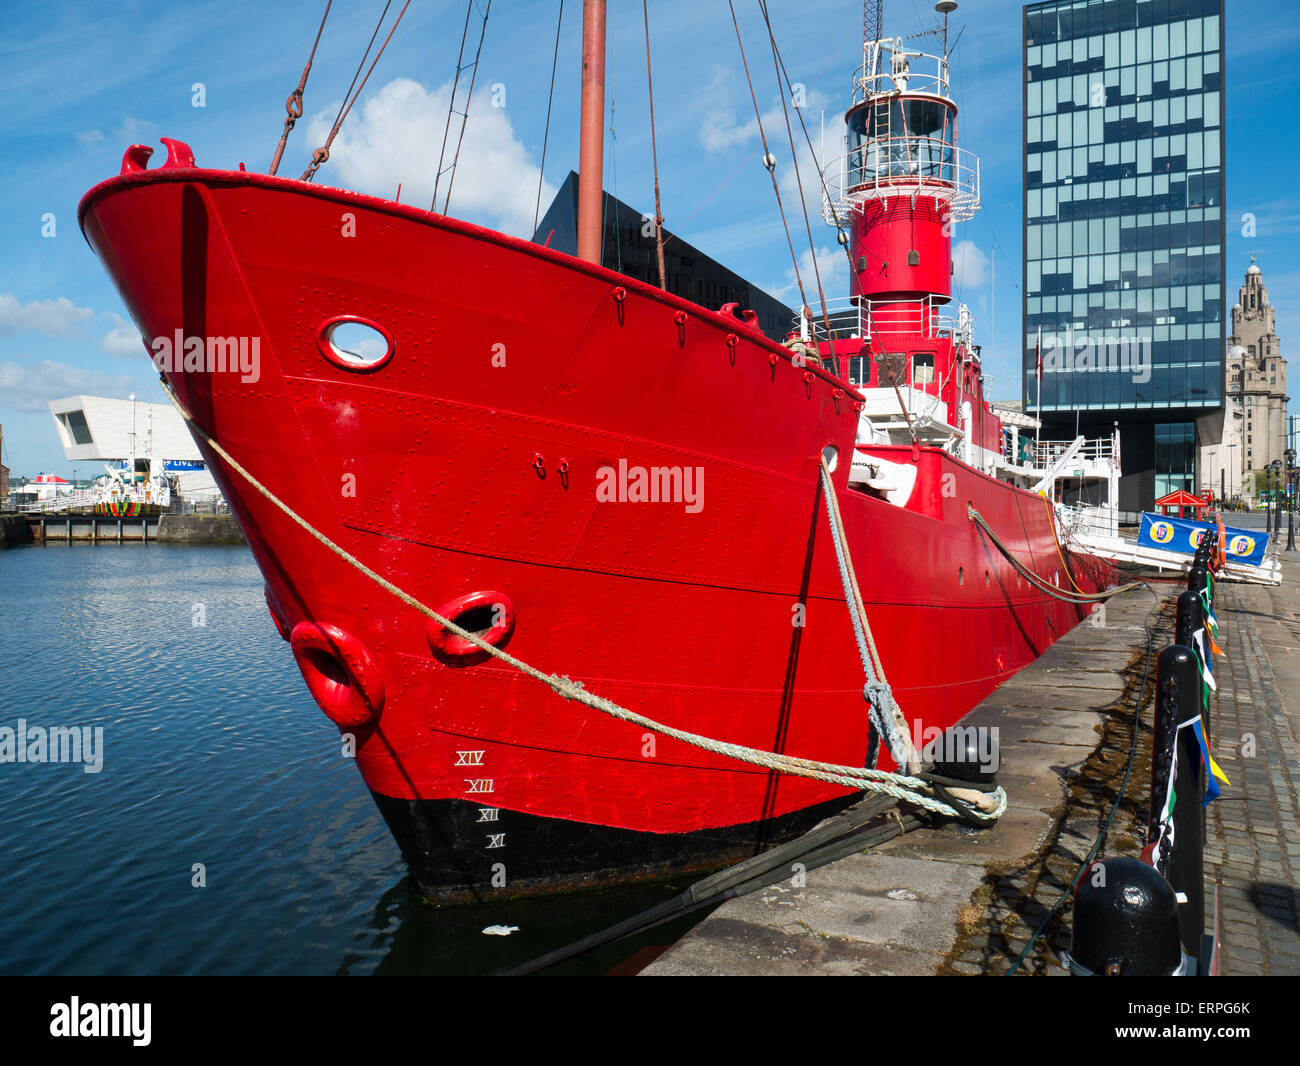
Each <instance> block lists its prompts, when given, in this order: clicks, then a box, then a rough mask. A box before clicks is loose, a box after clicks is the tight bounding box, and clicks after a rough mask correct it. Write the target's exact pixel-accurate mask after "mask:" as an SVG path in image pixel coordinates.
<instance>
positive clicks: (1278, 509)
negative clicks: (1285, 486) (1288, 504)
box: [1264, 459, 1282, 536]
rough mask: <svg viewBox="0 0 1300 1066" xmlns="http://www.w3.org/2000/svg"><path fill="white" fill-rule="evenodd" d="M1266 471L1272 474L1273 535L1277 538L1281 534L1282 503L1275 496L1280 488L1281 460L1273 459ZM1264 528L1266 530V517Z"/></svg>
mask: <svg viewBox="0 0 1300 1066" xmlns="http://www.w3.org/2000/svg"><path fill="white" fill-rule="evenodd" d="M1268 469H1269V470H1270V471H1272V474H1273V484H1274V488H1273V535H1274V536H1277V535H1278V534H1279V533H1281V532H1282V501H1281V500H1279V499H1278V498H1277V494H1278V492H1279V490H1281V488H1282V460H1281V459H1274V460H1273V461H1272V462H1271V463H1269V464H1268ZM1264 528H1265V529H1267V528H1268V523H1267V516H1266V520H1265V527H1264Z"/></svg>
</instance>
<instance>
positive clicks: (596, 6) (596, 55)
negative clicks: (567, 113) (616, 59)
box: [578, 0, 605, 264]
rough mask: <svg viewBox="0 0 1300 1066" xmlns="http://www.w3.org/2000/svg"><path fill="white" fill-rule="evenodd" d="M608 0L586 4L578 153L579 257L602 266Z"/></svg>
mask: <svg viewBox="0 0 1300 1066" xmlns="http://www.w3.org/2000/svg"><path fill="white" fill-rule="evenodd" d="M604 123H605V0H583V4H582V124H581V134H580V136H581V140H580V147H579V151H578V258H579V259H585V260H586V261H587V262H588V263H596V264H599V263H600V261H601V249H602V245H603V243H604V231H603V227H602V225H601V207H602V199H603V193H604V187H605V186H604V173H603V168H604V157H605V151H604Z"/></svg>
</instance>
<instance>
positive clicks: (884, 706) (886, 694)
mask: <svg viewBox="0 0 1300 1066" xmlns="http://www.w3.org/2000/svg"><path fill="white" fill-rule="evenodd" d="M862 694H863V695H864V696H865V697H866V698H867V700H868V702H870V703H871V704H872V705H873V706H876V707H879V708H880V709H881V710H882V711H885V710H889V709H891V708H892V707H893V706H894V690H893V689H892V688H890V687H889V682H888V681H884V680H878V679H876V678H872V679H871V680H870V681H868V682H867V684H866V687H865V688H863V690H862Z"/></svg>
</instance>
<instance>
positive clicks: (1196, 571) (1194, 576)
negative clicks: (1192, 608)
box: [1187, 565, 1210, 592]
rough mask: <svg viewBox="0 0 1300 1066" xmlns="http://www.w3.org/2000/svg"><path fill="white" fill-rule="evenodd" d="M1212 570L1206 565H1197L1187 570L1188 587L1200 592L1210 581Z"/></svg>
mask: <svg viewBox="0 0 1300 1066" xmlns="http://www.w3.org/2000/svg"><path fill="white" fill-rule="evenodd" d="M1209 580H1210V571H1209V570H1208V569H1207V568H1206V567H1204V566H1195V565H1193V567H1192V568H1191V570H1189V571H1188V572H1187V587H1188V588H1189V589H1191V590H1192V591H1193V592H1200V591H1201V589H1203V588H1205V586H1206V585H1207V584H1208V583H1209Z"/></svg>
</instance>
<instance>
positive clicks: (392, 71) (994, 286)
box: [0, 0, 1300, 476]
mask: <svg viewBox="0 0 1300 1066" xmlns="http://www.w3.org/2000/svg"><path fill="white" fill-rule="evenodd" d="M769 6H770V9H771V13H772V18H773V24H774V28H775V30H776V35H777V40H778V42H779V43H780V46H781V49H782V55H783V58H784V59H785V62H786V66H787V68H788V70H789V72H790V76H791V78H792V79H793V80H794V81H796V82H802V83H803V84H804V85H806V87H807V91H808V107H807V108H806V110H805V118H806V119H807V120H808V122H809V126H810V128H811V130H812V133H813V137H814V140H815V141H816V140H817V139H818V138H819V135H820V129H821V123H822V112H823V110H824V112H825V129H826V145H827V151H828V154H830V153H831V151H832V150H833V147H834V146H835V145H836V144H837V142H838V139H839V136H840V132H841V129H842V123H841V116H842V112H843V109H844V107H845V106H846V103H847V91H848V85H849V78H850V75H851V74H852V71H853V69H854V68H855V67H856V66H857V64H858V62H859V60H860V56H859V54H858V52H859V48H860V40H861V26H860V19H861V10H862V6H861V3H860V2H859V0H799V2H798V3H795V2H793V0H771V2H770V5H769ZM382 7H383V4H382V2H381V0H366V2H348V0H337V2H336V3H335V4H334V9H333V11H332V12H331V15H330V20H329V23H328V24H327V26H326V29H325V33H324V36H323V38H322V41H321V45H320V48H319V50H318V52H317V56H316V63H315V66H314V68H313V71H312V75H311V80H310V81H309V82H308V87H307V95H306V113H305V115H304V117H303V119H302V120H301V121H300V122H299V123H298V127H297V129H296V130H295V131H294V134H293V136H292V137H291V138H290V142H289V148H288V151H287V153H286V156H285V162H284V164H283V165H282V167H281V173H284V174H290V175H297V174H298V173H300V172H301V171H302V169H303V167H304V166H305V164H306V162H307V160H308V159H309V157H310V153H311V150H312V149H313V148H314V147H315V146H316V145H317V144H318V143H319V137H320V135H321V134H322V132H323V129H325V128H328V125H329V123H330V121H331V120H332V118H333V115H334V112H335V110H336V109H337V107H338V104H339V101H340V100H341V99H342V96H343V93H344V91H345V90H346V88H347V85H348V82H349V81H350V80H351V78H352V73H353V71H354V70H355V68H356V64H357V61H358V59H359V58H360V54H361V51H362V50H363V49H364V47H365V43H366V41H367V40H368V39H369V37H370V33H371V31H372V30H373V28H374V20H375V19H376V18H377V16H378V13H379V11H380V9H381V8H382ZM399 7H400V2H398V3H394V5H393V10H394V11H396V10H397V9H398V8H399ZM557 7H558V0H515V2H514V3H510V2H508V0H496V2H495V3H494V4H493V14H492V17H491V19H490V21H489V23H488V28H487V36H486V42H485V44H484V48H483V57H482V62H481V66H480V69H479V73H478V79H477V86H476V91H475V99H474V102H473V103H472V104H471V108H470V112H471V113H470V119H469V127H468V132H467V134H466V154H465V157H464V158H465V162H464V164H463V166H462V169H461V172H460V175H458V177H457V184H456V186H455V187H454V189H453V196H452V202H451V208H450V213H451V214H453V215H459V216H461V217H467V218H471V219H473V220H474V221H477V222H481V223H485V224H488V225H493V226H497V227H499V228H505V229H509V230H513V231H515V232H527V231H529V230H530V229H531V218H532V205H533V201H534V198H535V196H536V189H537V176H538V169H537V168H538V163H539V161H540V157H541V149H542V133H543V127H544V125H545V120H546V94H547V88H548V84H549V79H550V69H551V57H552V50H553V47H554V41H555V22H556V12H557ZM932 7H933V5H932V4H931V3H930V2H929V0H887V2H886V11H885V29H886V32H887V33H891V34H911V33H915V32H916V31H918V30H920V29H923V28H928V27H929V26H931V25H933V24H934V22H935V19H934V16H933V15H932V13H931V12H932ZM1227 7H1228V22H1227V46H1228V55H1227V61H1226V70H1227V108H1228V143H1227V161H1228V191H1227V212H1228V214H1227V217H1228V233H1229V242H1228V260H1227V263H1228V268H1227V285H1228V292H1229V294H1231V295H1232V296H1234V297H1235V293H1236V288H1237V286H1238V285H1239V284H1240V282H1241V277H1242V275H1243V274H1244V272H1245V269H1246V267H1247V265H1248V264H1249V256H1250V254H1251V253H1256V254H1258V255H1259V262H1260V266H1261V267H1262V268H1263V270H1264V278H1265V284H1266V285H1268V287H1269V290H1270V295H1271V296H1272V298H1273V301H1274V303H1275V304H1276V305H1277V307H1278V332H1279V335H1280V336H1281V338H1282V352H1283V354H1284V355H1287V354H1289V353H1291V352H1292V350H1293V349H1294V350H1295V351H1296V352H1297V353H1300V297H1297V292H1300V267H1297V266H1296V262H1295V260H1296V257H1295V255H1294V251H1293V246H1294V243H1295V242H1296V241H1297V239H1300V206H1298V205H1297V201H1296V197H1295V194H1294V193H1292V192H1291V188H1290V187H1291V185H1292V183H1293V181H1294V175H1295V174H1296V173H1297V169H1298V168H1297V162H1298V160H1297V155H1298V150H1297V147H1296V144H1295V138H1294V135H1293V132H1292V131H1293V130H1294V129H1295V127H1296V121H1295V118H1294V115H1293V114H1292V110H1291V109H1292V108H1293V107H1294V102H1293V100H1294V92H1295V89H1296V88H1297V85H1298V83H1300V78H1297V76H1296V74H1295V64H1294V55H1295V53H1296V52H1297V51H1298V50H1300V22H1297V21H1295V20H1291V19H1289V18H1286V17H1283V16H1282V15H1280V14H1279V9H1278V7H1277V6H1276V5H1275V4H1265V3H1263V2H1262V0H1228V5H1227ZM323 8H324V3H323V0H313V2H310V3H301V2H297V0H279V2H277V3H274V4H266V3H264V2H244V0H221V2H213V3H203V2H187V3H183V4H181V3H174V2H166V3H163V2H144V0H139V2H134V3H132V2H124V3H114V4H101V3H89V2H86V3H75V2H60V0H49V2H47V3H44V4H38V5H32V4H21V5H20V4H17V3H14V2H12V0H3V15H4V19H5V26H6V30H5V33H4V36H3V38H0V71H3V74H0V137H2V138H3V143H4V145H5V151H4V158H5V162H4V166H3V170H0V191H2V192H3V196H2V197H0V425H3V427H4V461H5V463H6V464H7V465H9V466H10V467H11V469H12V471H13V472H14V473H15V474H17V475H22V474H35V473H37V472H38V471H41V470H49V471H53V472H57V473H62V474H64V475H65V476H66V475H70V474H71V473H72V464H70V463H68V462H66V460H64V458H63V452H62V449H61V447H60V446H59V444H58V440H57V437H56V435H55V432H54V427H53V422H52V420H51V418H50V416H49V413H48V409H47V407H46V401H48V400H50V399H53V398H56V397H59V396H64V395H69V394H72V393H77V392H87V393H92V394H101V395H110V396H125V395H126V394H127V393H128V392H131V391H135V392H136V394H137V395H139V396H141V397H142V398H148V399H152V400H161V391H160V390H159V389H158V386H157V383H156V379H155V377H154V375H153V372H152V367H151V366H150V364H149V362H148V360H147V358H146V357H145V355H144V353H143V349H142V348H140V347H139V345H138V343H137V342H136V341H135V339H134V337H133V336H132V335H131V333H130V331H129V327H127V323H126V322H125V315H124V311H123V308H122V305H121V302H120V300H119V299H118V297H117V294H116V292H115V291H114V290H113V288H112V286H111V285H110V283H109V282H108V279H107V276H106V275H105V273H104V272H103V270H102V269H101V267H100V265H99V263H98V261H97V260H96V259H95V257H94V256H93V254H92V253H91V252H90V249H89V248H88V246H87V245H86V243H85V241H84V240H83V238H82V237H81V234H80V232H79V230H78V228H77V223H76V205H77V201H78V200H79V199H80V197H81V195H82V194H83V193H84V192H85V191H86V190H87V189H88V188H90V187H91V186H92V185H94V184H95V183H96V182H98V181H100V180H102V179H103V178H105V177H108V176H111V175H113V174H116V173H117V171H118V169H119V166H120V162H121V157H122V152H123V150H124V149H125V148H126V146H127V145H128V144H131V143H134V142H137V141H140V142H146V143H151V144H153V145H154V146H155V147H159V146H158V144H157V139H158V137H159V136H171V137H177V138H179V139H181V140H184V141H187V142H188V143H189V144H190V145H191V146H192V147H193V149H194V151H195V155H196V157H197V159H198V162H199V164H200V165H201V166H212V167H223V168H224V167H228V168H231V169H234V168H236V167H238V165H239V163H240V161H244V162H246V163H247V165H248V167H249V169H261V170H264V169H266V167H267V166H268V165H269V162H270V158H271V154H272V152H273V151H274V148H275V143H276V140H277V139H278V137H279V134H280V130H281V128H282V125H283V120H284V100H285V97H286V96H287V95H288V94H289V92H290V90H291V89H292V88H293V87H294V86H295V85H296V84H297V80H298V76H299V74H300V72H301V69H302V64H303V62H304V61H305V59H306V56H307V52H308V50H309V49H310V47H311V40H312V37H313V36H314V34H315V31H316V27H317V25H318V23H319V19H320V14H321V11H322V10H323ZM581 8H582V4H581V0H566V2H565V5H564V29H563V34H562V37H561V41H560V55H559V71H558V74H557V83H556V91H555V105H554V113H553V116H552V122H551V135H550V146H549V150H548V156H547V163H546V174H545V178H546V184H547V187H548V188H547V191H548V192H549V190H550V189H551V188H553V187H554V186H556V185H558V184H559V182H560V181H561V180H562V179H563V177H564V175H565V173H567V171H568V170H569V169H570V168H571V167H575V166H576V160H577V110H578V109H577V89H578V71H579V56H578V49H579V32H580V21H581ZM610 9H611V40H610V49H609V56H608V59H609V63H608V90H607V99H606V104H607V107H608V105H609V103H610V102H611V100H612V102H613V104H614V107H615V109H614V115H613V122H614V127H615V135H614V137H613V138H612V139H611V140H609V142H608V143H607V152H606V164H605V167H606V169H605V180H606V187H607V188H609V189H610V190H611V191H613V192H616V193H617V195H618V196H619V197H620V198H621V199H624V200H626V201H628V202H630V203H632V204H634V205H635V206H638V207H641V208H643V209H646V210H652V208H653V192H652V189H653V185H652V177H651V170H650V138H649V119H648V109H647V97H646V85H645V53H644V48H645V44H644V38H643V30H642V21H641V19H642V16H641V5H640V3H638V2H634V0H610ZM736 10H737V15H738V17H739V19H740V22H741V28H742V31H743V33H744V35H745V45H746V51H747V55H748V57H749V61H750V69H751V71H752V72H753V74H754V78H755V88H756V91H757V95H758V99H759V104H760V107H761V108H762V109H763V111H764V114H765V126H766V129H767V133H768V136H769V139H770V141H771V142H772V145H773V151H774V152H775V154H776V155H777V156H778V158H779V159H781V160H782V161H783V162H788V160H789V156H790V150H789V147H788V144H786V143H785V129H784V124H783V122H780V121H779V114H780V112H779V106H778V104H777V99H778V97H777V87H776V81H775V75H774V73H773V70H772V58H771V52H770V50H769V49H768V46H767V37H766V31H765V28H764V27H763V23H762V19H761V17H760V16H759V14H758V10H757V5H756V4H755V3H754V2H753V0H736ZM1020 13H1021V4H1019V3H1016V2H1013V0H965V2H964V3H963V4H962V6H961V8H960V9H959V11H958V12H957V14H956V15H955V16H954V21H953V33H954V35H955V34H956V32H957V30H958V29H960V28H962V27H963V26H964V33H963V36H962V37H961V40H960V43H959V45H958V47H957V49H956V52H955V54H954V57H953V91H954V96H955V97H956V99H957V103H958V106H959V107H960V108H961V117H960V120H959V129H960V135H961V141H962V143H963V145H964V146H965V147H966V148H967V149H969V150H970V151H973V152H974V153H976V154H977V155H979V156H980V158H981V161H982V192H983V203H984V206H983V210H982V211H981V213H980V214H979V215H978V216H976V218H975V219H974V220H972V221H971V222H967V223H965V224H963V225H962V226H960V227H958V230H957V233H956V235H955V239H956V240H958V241H959V242H962V241H964V242H969V244H968V245H965V246H964V247H963V253H962V259H963V262H964V264H965V271H964V275H963V276H962V277H961V279H960V281H961V285H960V288H959V290H958V293H957V295H958V297H959V298H960V299H963V300H964V301H965V302H967V303H968V304H970V305H971V307H972V309H973V310H974V311H975V313H976V315H977V316H978V321H979V336H980V340H981V342H982V343H983V345H984V352H985V366H986V370H987V371H988V372H989V373H990V374H991V375H992V378H993V383H992V387H991V392H992V395H993V396H994V397H995V398H1005V399H1011V398H1016V397H1017V366H1018V359H1019V357H1018V354H1017V336H1018V333H1019V321H1020V313H1021V303H1020V273H1021V264H1020V255H1021V247H1020V245H1021V223H1020V219H1021V187H1020V182H1021V15H1020ZM390 17H391V16H390ZM464 18H465V6H464V4H463V3H462V2H461V0H445V2H439V0H412V3H411V5H410V8H409V10H408V11H407V14H406V16H405V19H404V20H403V23H402V25H401V27H400V28H399V29H398V31H397V34H396V35H395V36H394V38H393V41H392V44H391V45H390V46H389V49H388V51H387V52H386V53H385V55H384V57H383V59H382V60H381V62H380V64H379V66H378V68H377V69H376V71H375V73H374V75H373V76H372V78H371V80H370V83H369V85H368V86H367V90H366V93H365V95H363V97H362V99H361V101H360V102H359V103H358V105H357V108H356V109H355V110H354V111H353V113H352V115H351V117H350V118H349V119H348V122H347V124H345V126H344V132H343V134H341V135H340V140H339V142H337V143H336V149H335V152H334V157H333V158H332V159H331V160H330V162H328V163H326V164H325V166H324V167H323V168H322V170H321V173H320V175H319V178H318V180H320V181H323V182H326V183H329V184H335V185H343V186H346V187H353V188H359V189H364V190H365V191H369V192H379V193H381V194H384V195H391V194H392V192H393V191H394V190H395V188H396V183H397V182H398V181H401V182H403V194H402V199H403V201H404V202H416V203H420V202H424V203H427V202H428V200H429V195H430V192H431V188H432V175H433V171H434V170H435V169H436V159H437V146H438V143H439V142H440V141H441V136H442V129H443V122H444V119H445V116H446V101H447V94H448V90H449V86H450V82H451V79H452V76H453V74H454V73H455V62H456V51H457V48H458V46H459V43H460V33H461V27H462V25H463V23H464ZM650 29H651V47H652V52H653V60H654V74H655V119H656V123H657V134H658V146H659V171H660V181H661V186H662V195H663V208H664V215H665V217H666V220H667V226H668V227H669V228H670V229H673V230H675V231H676V232H679V233H680V234H681V235H682V236H683V237H684V238H685V239H687V240H689V241H690V242H691V243H692V244H694V245H696V246H697V247H699V248H701V249H703V250H704V251H706V252H708V253H709V254H711V255H712V256H714V257H715V258H717V259H719V260H720V261H721V262H723V263H725V264H726V265H728V266H729V267H731V268H732V269H734V270H736V271H738V272H739V273H741V274H744V275H746V276H748V277H750V278H752V279H753V280H754V281H755V282H757V283H758V284H759V285H761V286H763V287H764V288H767V289H768V290H769V291H772V292H775V293H777V294H779V295H784V296H789V295H790V287H791V281H792V269H791V264H790V256H789V252H788V250H787V249H786V245H785V237H784V234H783V232H782V230H781V224H780V219H779V217H778V215H777V212H776V208H775V202H774V199H773V196H772V190H771V185H770V182H769V181H768V179H767V175H766V172H765V171H764V170H763V169H762V167H761V165H760V162H759V157H760V154H761V149H760V148H759V143H758V138H757V132H756V129H755V128H754V121H753V108H752V105H751V103H750V99H749V92H748V89H747V87H746V85H745V80H744V75H743V72H742V70H741V66H740V60H739V53H738V50H737V47H736V41H735V36H734V32H733V30H732V26H731V17H730V14H729V12H728V9H727V5H726V3H725V2H721V0H703V2H699V0H696V2H691V3H680V2H675V0H655V2H654V3H652V4H651V5H650ZM381 39H382V38H381ZM196 83H202V86H203V95H204V101H203V102H204V104H205V106H203V107H201V108H200V107H195V106H193V102H194V86H195V84H196ZM502 90H504V93H502ZM494 92H495V93H496V95H497V100H496V102H497V103H499V104H504V106H500V107H494V106H492V103H493V101H492V97H491V94H492V93H494ZM774 118H775V119H777V121H771V120H772V119H774ZM795 132H796V136H798V135H799V133H798V128H797V127H796V131H795ZM159 150H160V151H161V149H160V148H159ZM778 172H779V173H780V174H781V175H782V178H783V181H787V182H792V181H793V173H792V168H790V167H789V166H785V167H784V168H778ZM803 177H804V182H805V185H809V184H810V183H811V182H815V175H812V174H810V172H809V171H807V170H805V171H804V174H803ZM546 202H547V201H546V197H545V196H544V197H543V202H542V209H543V210H545V207H546ZM791 208H793V210H794V218H793V219H792V229H793V230H794V232H795V233H796V236H797V237H798V236H799V235H802V219H801V217H800V216H799V214H798V205H797V199H796V198H793V197H788V198H787V210H789V209H791ZM1246 212H1250V213H1252V214H1254V215H1255V217H1256V235H1255V237H1253V238H1246V237H1244V236H1243V235H1242V233H1241V216H1242V215H1243V214H1244V213H1246ZM51 214H52V215H53V216H54V235H53V236H43V235H42V230H43V228H44V229H45V230H47V231H48V229H49V225H48V219H47V217H46V216H48V215H51ZM813 221H814V229H813V234H814V237H815V240H816V244H817V248H818V254H819V260H820V259H821V258H822V256H823V253H825V260H826V262H828V263H829V264H830V267H829V273H828V274H827V275H826V276H825V277H824V281H825V283H826V286H827V290H828V295H838V294H840V293H842V292H843V290H844V277H843V275H844V273H845V266H844V260H843V257H842V254H840V253H836V254H830V253H831V252H832V250H833V249H834V247H835V246H834V242H833V239H832V238H833V235H834V234H833V231H832V230H830V229H829V228H827V227H825V226H823V225H821V223H820V222H819V221H818V220H817V219H816V218H815V217H814V219H813ZM796 250H798V251H800V254H801V255H802V256H803V257H804V259H805V263H806V261H807V259H808V257H809V251H808V246H807V240H806V237H804V238H803V241H802V246H801V245H800V243H799V241H798V240H796ZM837 256H838V258H837ZM995 293H996V295H995ZM83 465H85V464H83ZM79 472H80V473H81V475H82V476H85V475H86V474H88V473H93V471H86V470H81V471H79Z"/></svg>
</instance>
